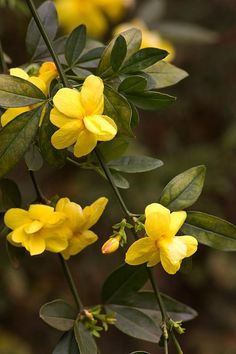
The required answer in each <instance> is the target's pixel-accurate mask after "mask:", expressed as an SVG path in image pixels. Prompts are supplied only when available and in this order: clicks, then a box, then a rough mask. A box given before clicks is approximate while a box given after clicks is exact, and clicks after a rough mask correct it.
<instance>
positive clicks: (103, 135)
mask: <svg viewBox="0 0 236 354" xmlns="http://www.w3.org/2000/svg"><path fill="white" fill-rule="evenodd" d="M84 124H85V126H86V128H87V129H88V130H89V131H90V132H91V133H93V134H96V136H97V140H100V141H107V140H111V139H113V138H114V136H115V135H116V133H117V126H116V123H115V122H114V120H113V119H111V118H110V117H108V116H104V115H92V116H86V117H85V118H84Z"/></svg>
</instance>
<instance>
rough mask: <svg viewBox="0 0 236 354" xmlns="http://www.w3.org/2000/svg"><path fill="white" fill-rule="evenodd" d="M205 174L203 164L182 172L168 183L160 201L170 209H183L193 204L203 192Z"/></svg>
mask: <svg viewBox="0 0 236 354" xmlns="http://www.w3.org/2000/svg"><path fill="white" fill-rule="evenodd" d="M205 174H206V168H205V166H203V165H200V166H196V167H192V168H190V169H189V170H186V171H184V172H183V173H180V174H179V175H177V176H176V177H175V178H173V179H172V180H171V181H170V182H169V183H168V184H167V185H166V187H165V188H164V190H163V192H162V194H161V196H160V200H159V202H160V203H161V204H162V205H164V206H165V207H167V208H169V209H170V210H181V209H185V208H188V207H189V206H191V205H193V204H194V203H195V202H196V200H197V199H198V197H199V196H200V194H201V192H202V188H203V185H204V180H205Z"/></svg>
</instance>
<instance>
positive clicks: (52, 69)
mask: <svg viewBox="0 0 236 354" xmlns="http://www.w3.org/2000/svg"><path fill="white" fill-rule="evenodd" d="M10 75H12V76H17V77H20V78H21V79H24V80H27V81H29V82H31V83H32V84H34V85H35V86H37V87H38V88H39V89H40V90H41V91H42V92H43V93H44V94H45V95H47V94H48V91H49V87H50V84H51V82H52V80H53V79H54V78H55V77H57V69H56V66H55V64H54V63H53V62H45V63H43V64H42V65H41V67H40V69H39V73H38V76H29V75H28V74H27V73H26V72H25V71H24V70H23V69H21V68H12V69H10ZM34 107H35V105H33V106H25V107H17V108H8V109H7V110H6V111H5V112H4V113H3V114H2V116H1V125H2V127H4V126H5V125H6V124H7V123H9V122H11V121H12V120H13V119H15V118H16V117H17V116H19V115H20V114H21V113H24V112H28V111H30V110H31V109H33V108H34ZM42 119H43V114H42V116H41V121H40V124H41V123H42Z"/></svg>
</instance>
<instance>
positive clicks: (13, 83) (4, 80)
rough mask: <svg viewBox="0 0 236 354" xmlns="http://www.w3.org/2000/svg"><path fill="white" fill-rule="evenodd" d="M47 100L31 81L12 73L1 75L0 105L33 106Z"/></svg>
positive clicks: (7, 106) (6, 106) (9, 106)
mask: <svg viewBox="0 0 236 354" xmlns="http://www.w3.org/2000/svg"><path fill="white" fill-rule="evenodd" d="M45 100H46V97H45V95H44V94H43V92H42V91H41V90H39V89H38V87H36V86H35V85H33V84H32V83H31V82H29V81H26V80H24V79H21V78H20V77H16V76H11V75H0V106H1V107H5V108H11V107H23V106H31V105H33V104H35V103H40V102H43V101H45Z"/></svg>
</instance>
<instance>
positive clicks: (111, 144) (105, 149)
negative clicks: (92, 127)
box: [99, 137, 129, 162]
mask: <svg viewBox="0 0 236 354" xmlns="http://www.w3.org/2000/svg"><path fill="white" fill-rule="evenodd" d="M128 146H129V143H128V142H127V141H126V140H125V139H123V138H120V137H118V138H114V139H112V140H110V141H104V142H102V143H100V144H99V150H100V152H101V154H102V156H103V158H104V159H105V161H106V162H108V161H110V160H113V159H116V158H118V157H120V156H121V155H123V154H124V153H125V151H126V150H127V148H128Z"/></svg>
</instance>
